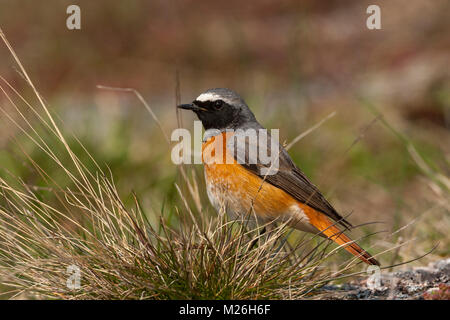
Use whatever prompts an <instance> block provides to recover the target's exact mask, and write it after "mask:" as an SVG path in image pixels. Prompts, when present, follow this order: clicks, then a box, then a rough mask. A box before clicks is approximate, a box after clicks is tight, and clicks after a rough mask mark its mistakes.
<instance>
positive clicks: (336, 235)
mask: <svg viewBox="0 0 450 320" xmlns="http://www.w3.org/2000/svg"><path fill="white" fill-rule="evenodd" d="M305 213H306V215H307V216H308V218H309V223H311V224H312V225H313V226H314V227H316V228H317V229H319V230H320V231H322V233H323V234H324V235H326V236H327V237H328V238H329V239H331V240H333V241H334V242H336V243H337V244H339V245H345V244H347V243H351V244H348V245H347V246H345V250H347V251H348V252H350V253H351V254H352V255H354V256H355V257H358V258H359V259H361V260H362V261H364V262H365V263H367V264H373V265H377V266H379V265H380V263H379V262H378V261H377V260H375V258H374V257H372V256H371V255H370V254H369V253H367V252H366V251H365V250H364V249H363V248H361V247H360V246H358V245H357V244H356V243H355V242H353V243H352V241H353V240H352V239H350V238H349V237H347V236H346V235H345V234H344V233H342V231H341V230H339V229H338V228H337V227H336V226H335V225H333V224H334V223H333V222H332V221H331V220H330V219H328V218H327V217H326V216H325V215H324V214H323V213H320V212H317V211H315V210H314V211H313V210H308V211H306V212H305Z"/></svg>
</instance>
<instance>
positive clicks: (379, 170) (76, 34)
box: [0, 0, 450, 263]
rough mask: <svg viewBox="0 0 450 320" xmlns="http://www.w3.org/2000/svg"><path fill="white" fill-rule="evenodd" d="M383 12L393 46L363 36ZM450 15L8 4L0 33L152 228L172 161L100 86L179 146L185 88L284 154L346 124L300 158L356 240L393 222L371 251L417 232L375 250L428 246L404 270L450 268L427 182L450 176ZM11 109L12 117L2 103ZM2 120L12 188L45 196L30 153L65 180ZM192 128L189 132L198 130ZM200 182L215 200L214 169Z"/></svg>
mask: <svg viewBox="0 0 450 320" xmlns="http://www.w3.org/2000/svg"><path fill="white" fill-rule="evenodd" d="M70 4H77V5H79V6H80V8H81V30H68V29H67V28H66V19H67V17H68V14H66V8H67V6H68V5H70ZM370 4H378V5H379V6H380V7H381V25H382V29H381V30H368V29H367V27H366V19H367V18H368V16H369V15H368V14H367V13H366V8H367V7H368V5H370ZM449 13H450V2H449V1H446V0H434V1H419V0H395V1H375V2H374V1H327V2H324V1H322V2H319V1H313V0H307V1H306V0H305V1H299V0H281V1H276V2H274V1H258V2H252V1H235V0H230V1H226V2H211V1H206V0H201V1H200V0H197V1H193V0H183V1H162V0H161V1H156V0H152V1H137V0H129V1H106V0H99V1H88V0H84V1H65V0H62V1H46V2H45V4H44V2H41V1H33V0H2V1H1V2H0V26H1V28H2V29H3V31H4V32H5V34H6V36H7V37H8V39H9V41H10V42H11V44H12V45H13V47H14V49H15V50H16V52H17V54H18V56H19V58H20V59H21V61H22V63H23V64H24V66H25V68H26V69H27V70H28V72H29V74H30V76H31V78H32V80H33V81H34V83H35V84H36V87H37V89H38V90H39V92H40V93H41V95H42V96H43V98H44V99H45V101H46V102H47V103H48V105H49V106H50V108H51V110H52V112H54V114H56V115H57V116H58V117H59V118H60V121H62V123H63V128H64V130H65V131H66V132H67V134H68V135H69V136H70V135H71V134H72V133H74V134H75V135H76V136H77V137H78V138H79V139H80V140H81V141H82V142H83V144H84V145H85V146H86V148H87V149H88V150H89V151H90V152H91V154H92V155H93V156H94V158H95V159H96V160H97V161H98V162H99V163H100V164H101V165H102V166H104V167H106V166H109V167H110V168H111V171H112V173H113V176H114V179H115V181H116V184H117V187H118V189H119V191H120V192H121V195H122V196H123V197H124V199H125V201H127V202H128V203H132V198H131V196H129V195H130V194H131V192H132V191H134V192H136V193H137V195H138V196H139V198H140V199H141V202H142V205H143V207H144V208H145V209H146V210H147V212H149V215H150V216H152V217H156V216H157V214H159V213H160V212H161V211H164V210H169V211H170V210H173V208H174V206H176V205H179V203H180V201H179V199H178V195H177V193H176V189H175V187H174V182H175V181H177V179H179V177H178V173H177V169H176V166H175V165H173V164H172V163H171V161H170V152H169V148H168V146H167V144H166V142H165V141H164V136H163V134H162V133H161V131H160V129H159V128H158V126H157V124H156V123H155V121H154V120H153V119H152V117H151V116H150V114H149V113H148V112H147V111H146V110H145V108H144V107H143V106H142V104H141V103H140V102H139V101H138V99H136V97H135V96H133V95H132V94H128V93H120V92H111V91H105V90H100V89H98V88H97V87H96V86H97V85H107V86H114V87H131V88H135V89H136V90H138V91H139V92H140V93H141V94H142V95H143V96H144V98H145V99H146V101H147V102H148V103H149V104H150V106H151V107H152V109H153V111H154V112H155V114H156V115H157V117H158V119H159V120H160V121H161V124H162V126H163V128H164V130H165V131H166V132H168V133H170V132H171V131H172V129H174V128H176V126H177V121H176V114H175V87H176V76H175V75H176V73H177V72H178V74H179V80H180V89H181V100H182V101H183V102H190V101H192V100H193V99H194V98H195V97H196V96H198V95H199V94H200V93H201V92H202V91H204V90H206V89H208V88H213V87H228V88H230V89H233V90H235V91H237V92H238V93H239V94H241V95H242V97H243V98H244V99H245V100H246V102H247V103H248V105H249V106H250V108H251V109H252V110H253V111H254V112H255V114H256V117H257V118H258V119H259V120H260V122H261V123H262V124H263V125H264V126H266V127H270V128H280V129H281V130H280V135H281V138H282V140H283V141H287V142H289V141H291V140H292V139H294V138H295V137H296V136H297V135H299V134H301V133H302V132H304V131H305V130H307V129H308V128H310V127H311V126H313V125H314V124H316V123H318V122H319V121H321V120H322V119H324V118H325V117H327V116H328V115H329V114H330V113H332V112H336V115H335V116H334V117H332V118H331V119H329V120H328V121H326V122H325V123H324V124H323V125H322V126H321V127H320V128H319V129H318V130H315V131H314V132H312V133H311V134H309V135H308V136H307V137H305V138H304V139H302V140H301V141H300V142H298V143H297V144H296V145H294V147H293V148H292V149H291V150H290V154H291V155H292V156H293V158H294V160H295V162H296V163H297V164H298V165H299V167H300V168H302V169H303V170H304V171H305V173H306V174H307V175H308V176H309V177H310V178H311V179H312V180H313V182H314V183H315V184H317V185H318V186H319V187H320V188H321V189H322V190H323V192H324V193H325V194H326V195H327V196H328V197H329V199H330V201H331V202H332V203H333V205H335V206H336V208H337V209H338V210H339V211H341V212H342V213H343V214H348V213H351V212H352V216H351V217H350V218H349V219H350V221H352V222H353V223H354V224H359V223H364V222H368V221H383V222H384V224H383V225H376V226H365V227H363V228H362V229H361V230H362V231H361V230H360V231H358V232H359V233H358V232H357V233H358V234H359V235H363V234H368V233H370V232H373V231H376V230H386V231H388V232H389V233H390V232H393V231H395V230H397V229H399V228H401V227H403V226H405V225H406V224H408V223H410V222H412V221H415V223H414V224H413V225H411V226H409V227H408V228H406V229H403V230H402V231H401V232H398V233H396V234H395V235H394V236H391V237H388V238H385V236H386V234H380V235H376V236H374V238H370V239H368V240H363V244H364V241H367V243H366V244H373V243H374V242H375V240H377V241H378V249H376V251H378V252H380V251H383V250H385V249H388V248H390V247H392V246H393V244H395V243H398V242H400V241H405V239H406V240H408V239H415V241H413V242H411V243H409V244H407V245H405V246H403V247H402V248H401V249H400V250H398V252H396V253H395V254H391V256H389V257H390V258H386V259H388V260H387V261H385V262H388V263H391V262H393V261H394V262H399V261H402V260H405V259H407V258H411V257H415V256H418V255H421V254H423V253H425V252H426V251H427V250H429V249H431V247H432V246H433V245H434V244H436V243H437V242H440V245H439V247H438V249H437V250H436V251H435V252H434V253H433V255H431V256H430V257H431V259H435V258H436V256H440V257H443V256H448V255H449V237H448V230H449V226H450V221H449V220H450V218H449V214H448V198H447V196H446V195H448V193H447V194H442V191H440V189H439V188H436V185H435V184H434V182H433V180H432V179H430V178H429V176H427V175H426V174H425V172H424V166H426V167H427V168H431V170H434V171H435V172H439V173H441V174H442V175H444V176H448V175H449V174H450V169H449V159H450V143H449V141H450V131H449V129H450V68H449V57H450V55H449V54H450V37H449V31H450V19H449V16H450V15H449ZM0 57H1V59H0V75H1V76H2V77H4V78H6V79H7V80H8V81H10V82H11V83H12V84H13V85H14V87H15V88H16V89H17V90H18V91H19V92H21V93H22V94H23V95H24V96H25V97H26V98H27V97H31V96H32V92H31V91H30V90H29V88H28V87H27V85H26V84H25V81H24V80H23V78H22V76H21V75H20V74H19V73H18V72H17V70H16V68H15V67H14V63H13V60H12V59H11V57H10V54H9V53H8V51H7V49H6V47H5V46H3V45H1V46H0ZM33 102H36V101H35V100H33ZM0 103H1V105H2V107H3V108H5V109H6V110H11V113H14V110H13V109H12V107H11V106H10V105H9V104H8V103H7V101H6V99H5V98H4V97H3V95H2V96H0ZM24 112H26V111H24ZM379 114H381V115H382V117H378V115H379ZM0 118H1V120H0V170H1V171H2V173H1V174H2V175H6V174H7V173H5V172H8V173H13V174H16V175H19V176H20V177H22V179H24V180H25V181H26V182H27V183H29V184H30V185H36V186H39V185H42V186H44V185H45V183H44V181H42V178H41V177H40V176H39V175H38V174H36V171H35V170H34V169H33V168H32V167H31V166H30V165H29V163H27V161H26V160H25V158H24V155H23V152H22V150H21V149H20V148H19V147H18V145H17V141H21V144H22V145H23V146H24V147H25V148H26V149H27V152H29V153H30V155H31V156H32V157H33V158H34V159H36V161H38V162H39V163H40V165H41V166H42V167H43V168H44V169H45V170H46V171H47V172H48V173H49V174H50V175H51V176H54V177H55V179H56V180H58V179H59V178H60V177H59V176H58V174H57V173H56V172H57V168H54V167H55V165H54V164H53V163H52V162H51V161H48V160H46V159H47V158H46V156H45V155H43V154H42V152H40V150H36V149H33V146H32V144H31V143H29V142H26V141H25V140H26V139H25V138H24V135H23V133H21V132H19V130H18V129H17V128H16V127H15V126H14V125H12V124H11V122H10V121H9V120H8V119H6V118H5V117H4V116H3V114H2V115H1V116H0ZM182 118H183V120H182V122H183V126H184V127H186V128H192V121H193V120H194V117H193V115H191V114H189V113H183V114H182ZM383 121H387V122H388V123H389V124H390V125H391V126H392V128H394V130H395V131H396V132H394V131H392V130H390V129H389V128H388V127H387V126H386V125H384V124H383ZM398 133H400V134H401V135H402V136H401V137H399V134H398ZM71 141H72V140H71ZM73 141H74V138H73ZM355 142H357V143H355ZM407 143H413V144H414V146H415V147H416V149H417V151H418V152H419V154H420V155H421V157H422V158H421V159H423V161H424V163H421V162H420V161H419V160H418V159H414V158H413V157H412V155H411V152H409V151H408V149H407V147H406V145H407ZM421 166H422V168H421ZM193 167H194V170H195V172H196V173H197V176H198V177H200V178H199V181H200V187H201V188H204V186H203V174H202V168H201V166H199V165H196V166H193ZM53 170H54V171H53ZM52 172H53V173H52ZM61 179H63V178H62V177H61ZM62 183H64V181H62ZM42 192H44V191H42ZM202 200H203V203H204V204H205V205H207V199H206V196H205V198H204V199H202ZM443 203H444V204H443ZM162 208H164V209H162ZM207 208H208V209H207V210H209V211H210V212H211V214H213V210H212V208H211V207H207ZM150 213H155V214H150ZM151 219H155V220H157V218H151ZM374 239H375V240H374ZM389 259H391V261H389ZM381 260H383V258H382V259H381ZM420 263H422V262H420Z"/></svg>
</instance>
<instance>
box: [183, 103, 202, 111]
mask: <svg viewBox="0 0 450 320" xmlns="http://www.w3.org/2000/svg"><path fill="white" fill-rule="evenodd" d="M177 108H180V109H185V110H192V111H206V109H204V108H201V107H199V106H196V105H195V104H193V103H187V104H180V105H179V106H177Z"/></svg>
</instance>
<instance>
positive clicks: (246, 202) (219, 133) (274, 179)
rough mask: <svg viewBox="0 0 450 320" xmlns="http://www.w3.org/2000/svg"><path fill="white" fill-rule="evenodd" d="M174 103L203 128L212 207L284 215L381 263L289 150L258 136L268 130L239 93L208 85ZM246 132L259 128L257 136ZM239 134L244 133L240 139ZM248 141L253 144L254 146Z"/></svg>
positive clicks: (235, 213)
mask: <svg viewBox="0 0 450 320" xmlns="http://www.w3.org/2000/svg"><path fill="white" fill-rule="evenodd" d="M178 108H181V109H186V110H192V111H193V112H194V113H195V114H196V115H197V116H198V118H199V119H200V120H201V122H202V124H203V127H204V128H205V130H206V132H205V139H204V140H203V143H202V160H203V164H204V168H205V179H206V189H207V193H208V197H209V200H210V201H211V203H212V205H213V206H214V207H215V208H216V210H218V211H219V210H225V211H226V212H227V214H228V215H229V216H231V217H232V218H234V219H236V218H237V217H242V216H243V215H247V214H248V213H249V212H252V213H253V214H254V215H255V216H256V219H257V220H258V221H259V222H261V223H267V222H270V221H275V220H276V221H286V223H287V224H289V225H290V226H291V227H293V228H295V229H298V230H301V231H306V232H310V233H316V234H320V235H322V236H323V237H327V238H329V239H331V240H333V241H334V242H336V243H337V244H339V245H342V246H343V247H345V249H346V250H347V251H349V252H350V253H351V254H353V255H354V256H356V257H358V258H359V259H361V260H362V261H364V262H365V263H367V264H371V265H379V263H378V261H377V260H375V258H373V257H372V256H371V255H370V254H369V253H367V252H366V251H365V250H364V249H362V248H361V247H360V246H359V245H358V244H356V243H355V242H354V241H353V240H351V239H350V238H349V237H347V236H346V235H345V234H344V233H343V231H342V230H347V229H349V228H351V227H352V225H351V224H350V223H349V222H348V221H346V219H344V218H343V217H342V216H341V215H340V214H339V213H338V212H337V211H336V210H335V209H334V208H333V206H332V205H331V204H330V203H329V202H328V201H327V200H326V199H325V197H324V196H323V195H322V193H321V192H320V191H319V190H318V189H317V187H316V186H315V185H314V184H312V183H311V181H310V180H309V179H308V178H307V177H306V176H305V174H304V173H303V172H302V171H301V170H300V169H299V168H298V167H297V166H296V165H295V164H294V162H293V161H292V159H291V157H290V156H289V154H288V153H287V151H286V150H285V149H284V148H283V147H282V146H281V145H280V144H278V143H273V138H272V137H271V136H270V135H268V134H265V136H264V138H265V140H264V139H260V138H261V137H262V136H263V135H264V134H261V133H264V132H267V130H266V129H265V128H264V127H263V126H261V125H260V124H259V122H258V121H257V120H256V118H255V116H254V114H253V113H252V111H251V110H250V109H249V107H248V106H247V104H246V103H245V101H244V100H243V99H242V98H241V97H240V96H239V95H238V94H237V93H235V92H234V91H232V90H229V89H226V88H216V89H209V90H207V91H205V92H204V93H202V94H201V95H199V96H198V97H197V98H196V99H195V100H194V101H193V102H192V103H190V104H182V105H179V106H178ZM248 132H253V133H255V132H257V134H256V135H257V137H256V139H253V137H252V136H251V135H248ZM242 136H243V137H244V139H238V138H239V137H242ZM261 141H262V142H261ZM273 146H275V149H274V147H273ZM252 147H253V148H256V149H255V150H253V151H252V150H251V149H252ZM269 149H270V150H269ZM261 151H266V153H265V154H266V155H267V154H269V153H270V154H271V159H272V161H270V162H267V161H266V160H267V159H265V160H264V161H262V158H261V155H262V154H263V153H261ZM274 151H275V152H274ZM252 154H253V155H252ZM274 155H275V156H276V157H274ZM338 225H340V228H339V227H338Z"/></svg>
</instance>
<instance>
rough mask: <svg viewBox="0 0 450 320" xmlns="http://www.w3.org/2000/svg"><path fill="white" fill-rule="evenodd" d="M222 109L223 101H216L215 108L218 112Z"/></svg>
mask: <svg viewBox="0 0 450 320" xmlns="http://www.w3.org/2000/svg"><path fill="white" fill-rule="evenodd" d="M222 107H223V101H222V100H216V101H215V102H214V108H216V109H217V110H219V109H220V108H222Z"/></svg>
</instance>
